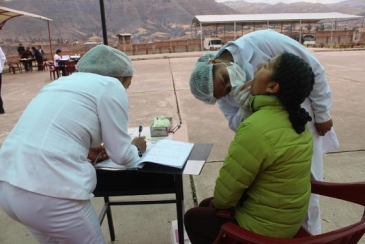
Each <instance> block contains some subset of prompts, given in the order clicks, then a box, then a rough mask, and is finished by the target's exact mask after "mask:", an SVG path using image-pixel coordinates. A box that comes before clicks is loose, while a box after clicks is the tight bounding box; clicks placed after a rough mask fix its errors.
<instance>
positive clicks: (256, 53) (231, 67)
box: [190, 30, 338, 235]
mask: <svg viewBox="0 0 365 244" xmlns="http://www.w3.org/2000/svg"><path fill="white" fill-rule="evenodd" d="M285 51H287V52H290V53H293V54H295V55H298V56H299V57H300V58H302V59H303V60H304V61H305V62H307V63H308V64H309V65H310V66H311V67H312V69H313V72H314V74H315V84H314V87H313V91H312V92H311V94H310V95H309V98H308V99H306V100H305V101H304V103H303V104H302V105H303V108H305V109H306V110H307V111H308V112H309V113H310V115H311V117H312V118H313V120H312V121H311V122H310V123H308V126H309V130H310V131H311V133H312V135H313V138H314V147H313V149H314V153H313V159H312V177H313V178H314V179H316V180H318V181H322V180H323V153H327V152H331V151H333V150H335V149H336V148H337V147H338V140H337V136H336V133H335V131H334V129H332V125H333V123H332V119H331V115H330V109H331V105H332V95H331V90H330V87H329V85H328V82H327V77H326V72H325V70H324V68H323V66H322V65H321V63H320V62H319V61H318V59H317V58H316V57H315V56H314V55H313V54H312V53H311V52H310V51H308V49H306V48H305V47H303V46H302V45H301V44H300V43H298V42H297V41H295V40H293V39H291V38H290V37H288V36H285V35H283V34H280V33H278V32H276V31H273V30H260V31H254V32H251V33H249V34H246V35H244V36H242V37H240V38H238V39H237V40H235V41H230V42H228V43H226V44H225V45H224V46H223V47H222V48H221V49H220V50H219V51H218V53H217V54H206V55H204V56H203V57H201V58H200V59H206V61H205V62H198V63H199V64H197V65H196V66H195V69H194V70H193V72H192V74H191V78H190V90H191V92H192V93H193V95H194V96H195V97H196V98H197V99H199V100H201V101H204V102H205V103H207V104H215V103H217V104H218V105H219V109H220V110H221V112H222V113H223V114H224V116H225V117H226V119H227V120H228V125H229V128H231V129H232V130H233V131H236V129H237V128H238V126H239V125H240V124H241V123H242V121H244V120H245V119H246V118H247V117H248V116H249V115H250V112H249V111H248V110H247V104H248V98H249V94H250V90H249V88H246V89H245V90H242V91H240V92H239V93H237V96H232V95H231V94H232V93H231V91H233V90H235V89H238V90H240V89H242V86H243V85H244V84H243V83H245V82H246V81H250V80H251V79H252V78H253V76H254V70H255V69H256V67H257V65H258V64H259V63H262V62H266V61H267V60H269V59H271V58H273V57H275V56H276V55H278V54H281V53H283V52H285ZM208 56H209V57H208ZM214 77H217V78H214ZM202 80H203V81H204V82H201V81H202ZM303 226H304V227H306V228H307V229H308V230H309V231H310V232H311V233H312V234H313V235H317V234H320V233H322V231H321V218H320V205H319V195H318V194H312V195H311V200H310V204H309V209H308V215H307V219H306V221H305V222H304V223H303Z"/></svg>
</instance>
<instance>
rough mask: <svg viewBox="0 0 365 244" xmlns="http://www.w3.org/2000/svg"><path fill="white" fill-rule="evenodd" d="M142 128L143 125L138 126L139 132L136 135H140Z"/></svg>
mask: <svg viewBox="0 0 365 244" xmlns="http://www.w3.org/2000/svg"><path fill="white" fill-rule="evenodd" d="M142 130H143V127H142V125H140V126H139V128H138V133H139V134H138V137H141V132H142Z"/></svg>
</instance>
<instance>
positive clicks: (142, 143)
mask: <svg viewBox="0 0 365 244" xmlns="http://www.w3.org/2000/svg"><path fill="white" fill-rule="evenodd" d="M132 145H135V146H137V147H138V148H139V150H140V151H141V153H144V152H145V151H146V148H147V142H146V137H145V136H141V137H135V138H134V139H133V140H132Z"/></svg>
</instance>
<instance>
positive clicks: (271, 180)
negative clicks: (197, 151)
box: [214, 95, 313, 238]
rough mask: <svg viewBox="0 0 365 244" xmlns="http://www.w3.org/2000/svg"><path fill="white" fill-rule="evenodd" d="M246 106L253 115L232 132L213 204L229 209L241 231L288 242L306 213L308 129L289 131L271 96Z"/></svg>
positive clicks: (310, 146) (310, 150) (284, 114)
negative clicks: (286, 239) (233, 213)
mask: <svg viewBox="0 0 365 244" xmlns="http://www.w3.org/2000/svg"><path fill="white" fill-rule="evenodd" d="M251 108H252V110H253V114H252V115H251V116H250V117H249V118H247V119H246V120H245V121H244V122H242V123H241V125H240V126H239V127H238V128H237V131H236V135H235V138H234V140H233V141H232V143H231V145H230V147H229V150H228V155H227V156H226V158H225V160H224V163H223V166H222V168H221V169H220V172H219V177H218V178H217V180H216V185H215V189H214V204H215V207H217V208H219V209H228V208H233V207H235V217H236V220H237V222H238V223H239V225H240V226H241V227H243V228H245V229H247V230H250V231H253V232H255V233H258V234H262V235H265V236H271V237H279V238H290V237H292V236H294V235H295V234H296V232H297V231H298V229H299V228H300V226H301V224H302V222H303V221H304V219H305V216H306V212H307V209H308V203H309V197H310V193H311V187H310V168H311V159H312V154H313V141H312V135H311V133H310V132H309V130H308V128H306V130H305V131H304V132H302V133H301V134H298V133H296V132H295V130H294V129H293V127H292V124H291V122H290V121H289V117H288V116H289V115H288V112H287V111H286V109H285V108H284V107H283V105H282V104H281V103H280V101H279V100H278V99H277V98H275V97H272V96H265V95H259V96H255V97H253V98H251ZM243 194H244V197H242V196H243ZM241 198H242V200H241V202H242V201H243V200H244V201H243V204H240V199H241Z"/></svg>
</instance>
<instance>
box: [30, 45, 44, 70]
mask: <svg viewBox="0 0 365 244" xmlns="http://www.w3.org/2000/svg"><path fill="white" fill-rule="evenodd" d="M32 50H33V54H34V57H35V60H36V61H37V65H38V71H43V56H42V54H41V53H40V52H39V50H38V49H36V48H35V47H32Z"/></svg>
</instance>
